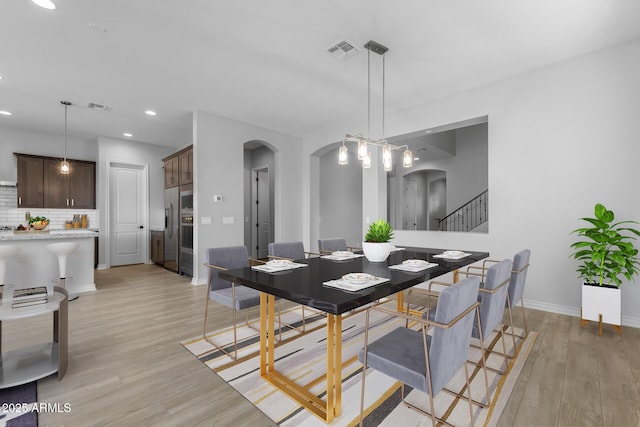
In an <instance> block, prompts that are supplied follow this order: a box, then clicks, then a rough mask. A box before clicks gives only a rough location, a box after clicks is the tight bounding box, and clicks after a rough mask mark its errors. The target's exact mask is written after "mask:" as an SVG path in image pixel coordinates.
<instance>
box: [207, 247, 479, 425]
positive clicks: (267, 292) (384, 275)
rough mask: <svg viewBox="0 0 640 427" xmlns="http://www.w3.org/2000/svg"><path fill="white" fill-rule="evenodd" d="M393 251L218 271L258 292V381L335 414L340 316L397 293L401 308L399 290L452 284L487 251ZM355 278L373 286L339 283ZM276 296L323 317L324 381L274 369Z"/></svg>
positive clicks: (318, 411) (329, 417)
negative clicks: (417, 266) (444, 280)
mask: <svg viewBox="0 0 640 427" xmlns="http://www.w3.org/2000/svg"><path fill="white" fill-rule="evenodd" d="M394 249H395V250H392V252H391V253H390V255H389V257H388V258H387V260H386V261H384V262H369V261H368V260H367V259H366V257H364V256H362V255H361V254H357V253H356V254H354V255H353V256H350V257H331V256H316V257H310V258H305V259H299V260H294V263H295V264H296V265H297V268H291V269H281V268H274V271H268V270H267V271H265V269H256V268H255V267H245V268H239V269H232V270H227V271H221V272H220V273H219V277H220V278H221V279H224V280H228V281H230V282H233V283H235V284H239V285H243V286H246V287H249V288H252V289H255V290H258V291H260V375H261V377H262V378H264V379H265V380H266V381H268V382H269V383H271V384H272V385H273V386H275V387H276V388H277V389H279V390H280V391H282V392H283V393H284V394H286V395H287V396H289V397H290V398H292V399H293V400H295V401H296V402H298V403H299V404H300V405H301V406H303V407H304V408H306V409H307V410H309V411H311V412H312V413H314V414H315V415H316V416H318V417H319V418H320V419H322V420H323V421H324V422H326V423H330V422H331V421H333V419H334V418H335V417H337V416H339V415H340V414H341V408H342V386H341V385H342V378H341V376H342V366H343V362H342V315H343V314H345V313H349V312H351V311H353V310H356V309H359V308H362V307H364V306H366V305H368V304H371V303H375V302H376V301H378V300H380V299H382V298H385V297H387V296H390V295H394V294H396V295H397V299H398V309H399V310H400V309H401V308H402V304H403V291H404V290H406V289H408V288H411V287H413V286H415V285H418V284H420V283H422V282H425V281H428V280H431V279H435V278H436V277H440V276H443V275H445V274H447V273H453V281H454V282H455V281H457V274H458V272H459V270H460V269H461V268H463V267H465V266H468V265H469V264H472V263H474V262H477V261H480V260H483V259H485V258H487V257H488V256H489V253H488V252H477V251H453V252H449V253H454V254H455V256H453V257H443V256H442V254H443V253H445V252H447V250H446V249H441V248H422V247H398V246H397V247H394ZM409 260H423V261H424V262H428V263H429V264H428V265H429V268H426V269H424V270H420V271H407V270H402V269H398V268H402V267H403V265H407V264H411V263H412V262H413V263H420V262H422V261H409ZM300 264H304V266H300ZM425 265H427V264H425ZM354 275H355V276H356V277H359V276H360V275H364V276H365V277H370V278H371V279H372V280H371V283H372V285H368V284H364V285H362V284H361V283H356V285H351V286H350V283H349V282H346V280H343V278H349V277H352V276H354ZM345 282H346V283H345ZM340 284H345V286H346V288H341V287H340ZM335 286H338V287H335ZM354 286H355V289H354ZM276 298H283V299H286V300H289V301H293V302H295V303H298V304H302V305H305V306H307V307H311V308H313V309H316V310H319V311H321V312H324V313H326V318H327V320H326V331H327V340H326V343H327V350H326V374H325V375H323V377H324V378H319V379H317V380H316V381H312V383H310V384H298V383H297V382H296V381H294V380H292V379H290V378H287V377H286V376H285V375H283V374H282V373H281V372H279V371H277V370H276V369H275V366H274V364H275V358H274V349H275V339H274V337H275V331H276V328H275V322H274V320H275V316H274V313H275V311H274V307H275V299H276ZM347 362H348V363H351V362H352V361H347ZM347 362H345V363H347ZM319 381H325V384H326V389H325V390H324V392H323V393H322V394H321V395H317V394H316V393H312V392H311V391H310V390H311V387H312V386H314V385H316V384H317V383H318V382H319ZM322 395H324V399H323V398H322Z"/></svg>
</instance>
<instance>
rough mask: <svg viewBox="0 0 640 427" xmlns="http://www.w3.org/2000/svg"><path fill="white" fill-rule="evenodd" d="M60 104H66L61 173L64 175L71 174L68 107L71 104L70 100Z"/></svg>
mask: <svg viewBox="0 0 640 427" xmlns="http://www.w3.org/2000/svg"><path fill="white" fill-rule="evenodd" d="M60 104H62V105H64V160H63V161H62V163H60V173H61V174H62V175H69V172H70V168H69V162H68V161H67V108H68V107H69V106H70V105H71V103H70V102H69V101H60Z"/></svg>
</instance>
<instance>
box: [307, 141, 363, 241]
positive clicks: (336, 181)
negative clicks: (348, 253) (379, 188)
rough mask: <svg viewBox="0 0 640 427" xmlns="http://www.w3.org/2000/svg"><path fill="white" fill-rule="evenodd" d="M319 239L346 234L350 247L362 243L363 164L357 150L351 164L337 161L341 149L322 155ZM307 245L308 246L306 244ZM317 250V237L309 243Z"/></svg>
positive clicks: (351, 154) (350, 156)
mask: <svg viewBox="0 0 640 427" xmlns="http://www.w3.org/2000/svg"><path fill="white" fill-rule="evenodd" d="M319 196H320V199H319V209H320V211H319V212H320V216H319V218H318V219H319V222H320V224H319V233H320V234H319V238H321V239H322V238H325V239H326V238H331V237H344V238H345V239H347V244H348V245H349V246H360V244H361V242H362V235H361V233H360V229H361V228H362V221H361V219H360V216H359V215H351V214H350V213H351V212H362V166H361V162H360V161H359V160H358V156H357V155H356V153H355V152H351V151H350V152H349V164H348V165H340V164H338V148H335V149H333V150H331V151H329V152H327V153H325V154H324V155H322V156H321V157H320V191H319ZM305 247H307V246H305ZM308 248H311V249H312V250H314V251H315V250H317V249H318V239H315V240H313V241H312V242H311V246H308Z"/></svg>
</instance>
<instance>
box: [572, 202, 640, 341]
mask: <svg viewBox="0 0 640 427" xmlns="http://www.w3.org/2000/svg"><path fill="white" fill-rule="evenodd" d="M594 215H595V217H594V218H582V220H584V221H586V222H588V223H589V226H587V227H582V228H578V229H576V230H574V231H573V232H572V233H574V234H577V235H578V236H579V237H580V238H581V239H580V240H579V241H577V242H575V243H573V244H572V245H571V248H573V249H574V250H575V252H574V253H573V254H572V256H573V257H574V258H575V259H577V260H578V261H580V264H579V265H578V268H577V270H576V271H577V273H578V277H579V278H580V279H581V280H582V282H583V283H582V314H581V318H582V322H583V324H584V323H587V321H589V320H594V321H597V322H599V323H600V334H602V323H608V324H611V325H616V326H617V328H616V329H617V330H618V333H621V332H622V330H621V329H620V325H621V323H622V322H621V320H622V313H621V299H620V285H621V284H622V279H623V278H625V279H626V280H628V281H633V280H634V277H635V276H636V275H637V274H638V266H639V260H638V249H636V247H635V245H634V244H633V241H634V240H635V236H640V231H638V230H637V229H636V228H634V227H633V224H638V222H636V221H620V222H614V220H615V215H614V213H613V211H610V210H608V209H607V208H605V207H604V205H602V204H600V203H598V204H596V206H595V209H594Z"/></svg>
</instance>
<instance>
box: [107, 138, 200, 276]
mask: <svg viewBox="0 0 640 427" xmlns="http://www.w3.org/2000/svg"><path fill="white" fill-rule="evenodd" d="M186 145H188V144H185V146H186ZM176 151H177V150H176V149H175V148H170V147H163V146H160V145H153V144H144V143H134V142H131V141H123V140H120V139H112V138H103V137H101V138H99V140H98V164H97V180H98V198H97V203H98V209H100V210H101V212H102V215H100V237H99V240H98V242H99V248H98V256H99V259H98V263H99V264H100V265H101V266H106V265H107V258H108V257H107V254H108V251H107V248H108V244H107V242H108V237H109V236H108V234H107V233H108V229H107V225H108V218H107V215H106V210H105V207H106V206H107V205H108V198H109V194H108V192H107V182H108V181H109V176H108V173H109V163H110V162H123V163H133V164H139V165H147V166H148V179H149V185H148V188H149V221H148V226H147V230H146V232H147V234H148V233H149V229H151V228H164V169H163V166H164V164H163V163H162V159H163V158H164V157H166V156H169V155H171V154H173V153H175V152H176ZM148 241H149V238H148V236H147V238H146V240H145V242H148Z"/></svg>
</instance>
